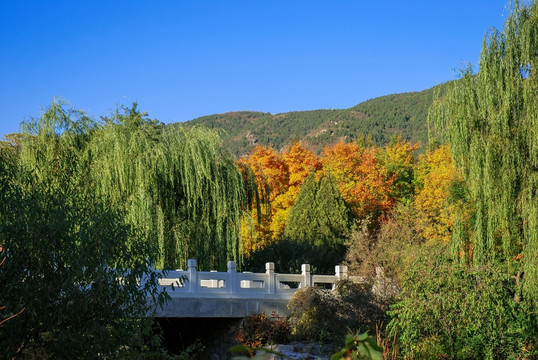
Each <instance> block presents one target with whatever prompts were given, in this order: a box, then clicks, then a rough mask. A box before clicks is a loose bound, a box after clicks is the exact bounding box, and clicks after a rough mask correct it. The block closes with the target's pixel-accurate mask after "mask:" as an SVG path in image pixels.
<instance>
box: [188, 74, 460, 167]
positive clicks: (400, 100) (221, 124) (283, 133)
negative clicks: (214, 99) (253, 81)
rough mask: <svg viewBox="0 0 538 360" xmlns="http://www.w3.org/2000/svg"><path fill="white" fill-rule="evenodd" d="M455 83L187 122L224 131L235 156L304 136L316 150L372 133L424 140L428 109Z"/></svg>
mask: <svg viewBox="0 0 538 360" xmlns="http://www.w3.org/2000/svg"><path fill="white" fill-rule="evenodd" d="M449 84H450V83H445V84H441V85H437V86H434V87H433V88H430V89H427V90H423V91H420V92H409V93H401V94H393V95H386V96H381V97H378V98H375V99H370V100H367V101H365V102H362V103H360V104H358V105H356V106H354V107H352V108H349V109H340V110H332V109H331V110H312V111H292V112H288V113H281V114H275V115H273V114H271V113H263V112H254V111H238V112H229V113H225V114H216V115H209V116H203V117H200V118H197V119H194V120H190V121H187V122H184V123H182V125H183V126H187V127H190V126H194V125H197V124H203V125H205V126H207V127H209V128H220V129H222V130H224V133H223V135H222V136H223V138H224V141H225V143H226V144H227V145H228V147H229V149H230V151H232V152H233V153H235V154H236V155H238V156H240V155H244V154H247V153H249V152H250V150H252V148H253V147H254V146H256V145H272V146H273V147H275V148H276V149H280V148H282V147H284V146H286V145H288V144H290V142H291V141H292V140H293V139H296V140H301V141H302V142H303V143H305V144H307V145H308V146H310V147H311V148H312V149H313V150H315V151H320V150H321V149H322V148H323V146H325V145H328V144H332V143H335V142H336V141H338V140H339V139H342V138H344V139H346V140H355V139H356V138H357V137H358V136H359V135H360V134H362V135H371V136H372V140H373V142H374V143H375V144H376V145H383V144H386V143H388V142H389V141H390V139H391V138H392V136H393V135H394V134H400V135H402V137H403V138H405V139H407V140H410V141H412V142H417V141H420V142H421V143H422V144H425V143H426V142H427V139H428V129H427V122H426V119H427V115H428V109H429V107H430V105H431V104H432V102H433V101H434V99H435V98H436V97H437V96H442V95H443V94H444V93H446V89H447V88H448V85H449Z"/></svg>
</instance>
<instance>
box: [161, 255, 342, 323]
mask: <svg viewBox="0 0 538 360" xmlns="http://www.w3.org/2000/svg"><path fill="white" fill-rule="evenodd" d="M301 268H302V273H301V274H278V273H275V270H274V269H275V265H274V263H271V262H270V263H266V264H265V269H266V271H265V273H251V272H237V271H236V263H235V261H229V262H228V271H227V272H217V271H197V270H196V260H193V259H189V260H188V269H187V271H183V270H176V271H171V270H167V271H163V272H162V273H161V274H160V275H162V277H161V279H160V280H159V285H160V286H162V287H163V288H164V290H165V291H166V292H167V293H168V295H170V298H171V299H170V300H169V301H168V303H167V304H166V305H164V307H163V308H161V307H159V306H156V308H155V314H154V316H155V317H166V318H196V317H205V318H242V317H245V316H249V315H252V314H253V313H261V312H265V313H266V314H268V315H271V314H277V315H280V316H286V315H288V314H289V310H288V307H287V305H288V301H289V300H290V299H291V297H292V296H293V294H294V293H295V292H296V291H297V290H298V289H304V288H306V287H309V286H316V285H320V284H324V285H322V286H329V287H333V286H334V283H335V282H336V281H338V280H340V279H344V278H347V266H342V265H339V266H336V268H335V270H336V271H335V273H336V274H335V275H312V274H311V273H310V265H308V264H303V265H302V267H301Z"/></svg>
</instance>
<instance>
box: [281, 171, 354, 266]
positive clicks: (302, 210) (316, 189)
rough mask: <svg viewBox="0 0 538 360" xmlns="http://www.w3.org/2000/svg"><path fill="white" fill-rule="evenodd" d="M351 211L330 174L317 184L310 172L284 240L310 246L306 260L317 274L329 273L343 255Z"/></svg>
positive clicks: (350, 222) (293, 211) (349, 230)
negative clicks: (309, 252) (317, 271)
mask: <svg viewBox="0 0 538 360" xmlns="http://www.w3.org/2000/svg"><path fill="white" fill-rule="evenodd" d="M351 225H352V212H351V210H350V209H349V207H348V206H347V205H346V204H345V202H344V199H343V197H342V194H341V193H340V191H339V190H338V184H337V182H336V179H335V178H334V177H333V176H332V175H331V173H330V172H327V174H326V175H325V176H324V177H323V178H322V179H321V180H320V181H319V182H318V181H317V179H316V176H315V174H314V173H313V172H312V173H310V174H309V175H308V176H307V177H306V179H305V181H304V183H303V186H302V187H301V191H300V192H299V196H298V197H297V200H296V201H295V203H294V205H293V207H292V208H291V210H290V216H289V218H288V221H287V223H286V228H285V230H284V238H285V239H287V240H289V241H294V242H296V243H302V244H305V245H307V246H309V247H310V249H311V254H310V256H309V259H308V261H309V262H311V264H312V265H313V266H314V267H315V268H316V269H318V270H319V271H324V272H330V271H332V270H333V269H334V266H335V265H338V264H339V263H340V262H341V261H342V259H343V256H344V253H345V241H346V238H347V237H348V235H349V233H350V232H351Z"/></svg>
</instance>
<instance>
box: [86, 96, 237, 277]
mask: <svg viewBox="0 0 538 360" xmlns="http://www.w3.org/2000/svg"><path fill="white" fill-rule="evenodd" d="M123 110H124V111H123V112H116V114H115V115H114V117H112V118H103V120H104V121H105V125H104V126H103V127H101V128H100V129H98V130H96V132H95V136H93V137H92V141H91V144H90V147H89V148H90V151H89V153H90V156H91V157H92V163H93V164H94V165H93V166H92V176H93V177H94V178H95V179H96V180H98V181H96V182H95V186H96V189H95V191H96V192H97V193H98V194H99V195H100V196H103V197H105V198H108V199H110V200H111V201H113V202H119V203H122V204H124V207H125V209H126V211H127V217H128V220H129V222H131V223H134V224H138V225H139V226H140V227H141V229H142V230H143V231H145V232H147V233H150V234H151V235H152V237H153V238H154V239H155V240H156V241H157V242H158V244H159V248H160V250H161V256H160V259H159V261H158V262H157V264H156V265H157V266H158V267H164V268H177V267H185V266H186V261H187V259H188V258H196V259H197V260H198V264H199V265H200V267H202V268H206V269H207V268H209V267H211V268H221V269H222V268H225V266H226V261H227V260H239V256H238V254H239V241H240V238H239V218H240V211H241V208H242V207H243V205H244V201H245V194H244V188H243V182H242V177H241V173H240V172H239V170H238V168H237V165H236V163H235V159H234V158H233V157H232V156H231V155H230V154H229V152H228V151H227V150H226V149H225V148H224V146H223V143H222V141H221V139H220V136H219V134H218V133H217V132H215V131H212V130H208V129H206V128H203V127H194V128H191V129H183V128H181V127H166V126H164V125H163V124H159V123H158V122H156V121H152V120H149V119H148V118H147V116H146V114H144V113H140V112H139V111H138V110H137V108H136V104H135V105H134V106H133V107H132V108H131V109H127V108H124V109H123Z"/></svg>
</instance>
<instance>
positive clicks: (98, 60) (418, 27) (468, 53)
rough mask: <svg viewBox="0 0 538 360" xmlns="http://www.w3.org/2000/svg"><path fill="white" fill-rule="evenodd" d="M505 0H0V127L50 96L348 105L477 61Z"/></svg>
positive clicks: (96, 101)
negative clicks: (487, 33) (484, 40)
mask: <svg viewBox="0 0 538 360" xmlns="http://www.w3.org/2000/svg"><path fill="white" fill-rule="evenodd" d="M506 2H507V1H506V0H477V1H475V0H465V1H463V0H451V1H436V0H425V1H414V0H407V1H402V0H394V1H385V0H378V1H362V0H349V1H344V0H341V1H340V0H338V1H336V0H325V1H316V0H281V1H265V0H249V1H217V0H215V1H204V0H198V1H194V0H193V1H186V0H175V1H172V0H170V1H149V0H148V1H136V0H129V1H116V0H106V1H100V0H80V1H78V0H77V1H72V0H71V1H54V0H49V1H29V0H0V109H1V114H0V136H1V135H3V134H6V133H11V132H16V131H18V127H19V123H20V122H21V120H22V119H23V118H24V117H25V116H31V117H36V116H39V114H40V111H41V108H42V107H46V106H47V105H48V104H50V102H51V101H52V98H53V97H55V96H61V97H63V98H64V99H66V100H68V101H70V102H71V104H72V105H73V106H74V107H75V108H78V109H82V110H85V111H86V112H87V113H88V114H90V115H92V116H94V117H95V118H98V117H99V116H100V115H108V114H110V112H111V111H112V109H114V108H115V105H116V104H125V105H130V104H131V103H132V102H133V101H138V103H139V107H140V109H141V110H143V111H147V112H148V113H149V115H150V117H152V118H156V119H158V120H160V121H163V122H166V123H168V122H177V121H185V120H190V119H193V118H196V117H199V116H203V115H209V114H214V113H222V112H227V111H237V110H256V111H264V112H271V113H279V112H287V111H292V110H313V109H320V108H347V107H351V106H353V105H355V104H358V103H359V102H361V101H364V100H366V99H369V98H373V97H377V96H381V95H386V94H390V93H397V92H407V91H420V90H423V89H426V88H429V87H431V86H433V85H436V84H438V83H441V82H445V81H448V80H452V79H454V78H455V77H456V76H457V74H458V71H459V69H460V68H462V67H465V65H466V64H467V63H471V64H473V65H476V64H477V62H478V58H479V53H480V48H481V45H482V40H483V36H484V34H485V33H486V31H487V29H488V28H489V27H491V26H495V27H498V28H502V26H503V23H504V18H505V17H506V15H507V10H506V9H505V7H506Z"/></svg>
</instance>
